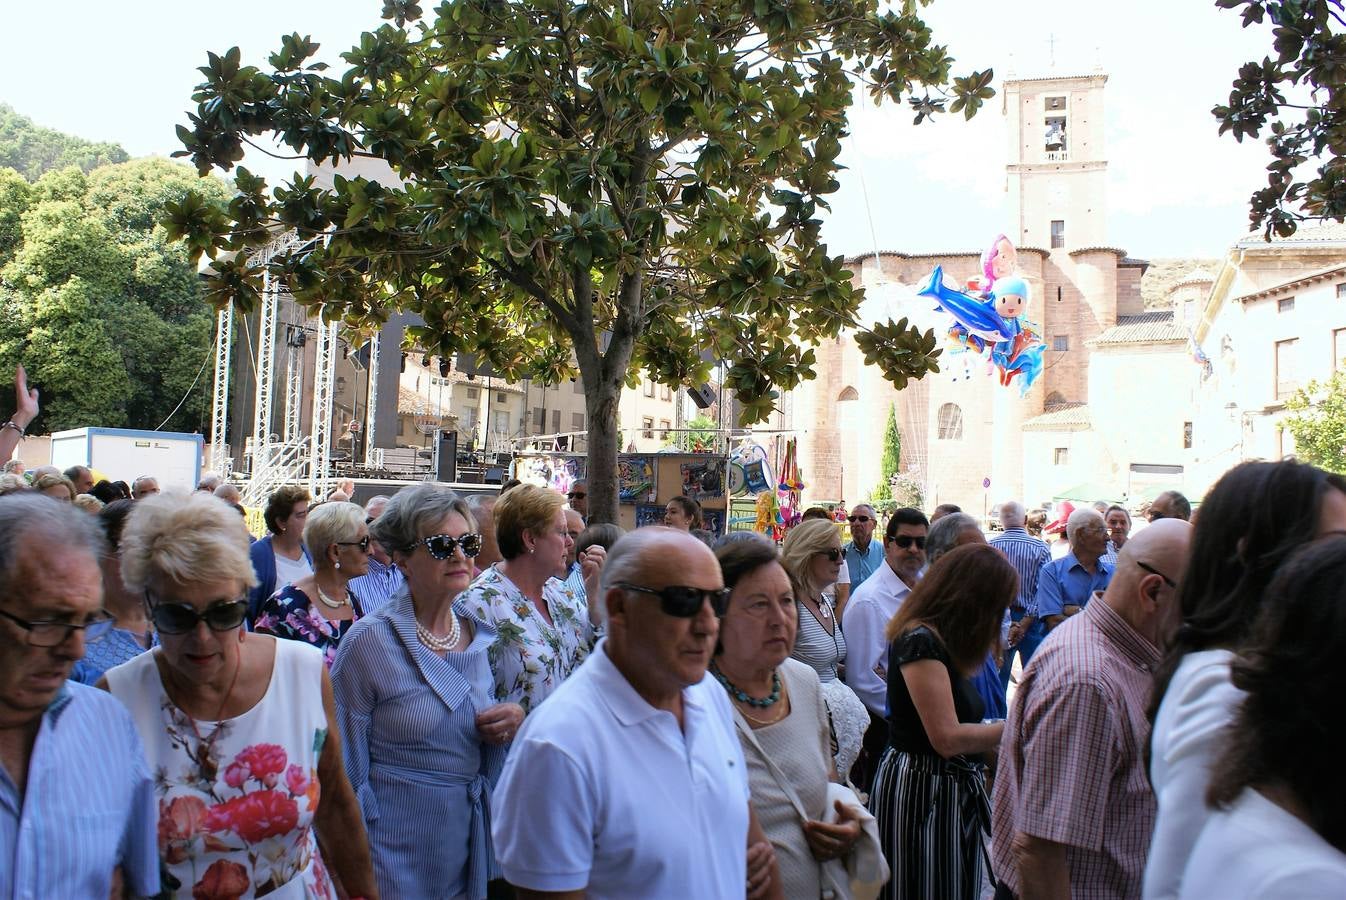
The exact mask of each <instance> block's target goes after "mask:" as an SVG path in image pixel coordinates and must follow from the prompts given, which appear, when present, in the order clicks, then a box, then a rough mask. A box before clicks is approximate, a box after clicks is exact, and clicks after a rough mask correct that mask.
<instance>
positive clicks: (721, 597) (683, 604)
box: [617, 582, 733, 619]
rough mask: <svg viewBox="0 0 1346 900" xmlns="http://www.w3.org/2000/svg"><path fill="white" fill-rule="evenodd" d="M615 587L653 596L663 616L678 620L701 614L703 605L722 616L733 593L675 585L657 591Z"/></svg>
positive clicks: (634, 587) (627, 585) (642, 588)
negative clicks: (656, 599)
mask: <svg viewBox="0 0 1346 900" xmlns="http://www.w3.org/2000/svg"><path fill="white" fill-rule="evenodd" d="M617 587H619V588H622V589H623V590H627V591H635V592H636V593H638V594H653V595H654V596H656V597H658V598H659V608H660V609H661V610H663V612H664V614H665V615H669V616H677V617H678V618H679V619H690V618H692V617H693V616H695V615H696V614H697V613H699V612H701V605H702V604H703V603H709V604H710V608H711V610H713V611H714V613H715V615H716V616H723V615H724V611H725V610H726V609H728V607H729V595H730V594H731V593H733V592H732V591H731V590H730V589H729V588H719V589H716V590H706V589H705V588H694V587H684V586H683V585H677V584H675V585H670V586H669V587H665V588H659V589H658V590H656V589H654V588H647V587H641V586H640V585H638V584H627V583H625V582H623V583H621V584H618V585H617Z"/></svg>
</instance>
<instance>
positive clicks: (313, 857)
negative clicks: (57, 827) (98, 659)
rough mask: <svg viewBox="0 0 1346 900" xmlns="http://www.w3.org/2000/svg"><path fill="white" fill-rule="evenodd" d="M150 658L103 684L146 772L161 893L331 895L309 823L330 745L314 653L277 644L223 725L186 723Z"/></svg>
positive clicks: (198, 896)
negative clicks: (253, 689)
mask: <svg viewBox="0 0 1346 900" xmlns="http://www.w3.org/2000/svg"><path fill="white" fill-rule="evenodd" d="M156 655H157V651H150V652H148V653H143V654H141V655H140V656H138V657H136V658H135V659H133V660H131V661H130V662H128V663H126V664H124V665H121V666H118V667H116V668H115V669H110V670H109V671H108V672H107V679H108V686H109V688H110V689H111V691H112V694H113V696H115V697H116V698H117V699H118V700H120V701H121V702H122V703H123V704H125V705H126V707H127V709H129V710H130V711H131V717H132V718H133V719H134V720H135V723H136V730H137V731H138V732H139V733H140V739H141V741H143V742H144V745H145V756H146V758H147V759H148V760H149V764H150V770H151V771H152V772H153V773H154V787H155V793H156V795H157V796H158V799H159V853H160V856H161V858H162V861H163V872H164V875H163V880H164V892H163V894H162V895H161V896H163V897H168V898H174V900H176V898H189V897H190V898H192V900H226V898H227V900H239V898H250V897H262V896H269V897H273V898H301V897H302V898H311V897H317V898H331V897H333V896H334V892H333V889H332V886H331V882H330V880H329V879H328V876H327V871H326V869H325V868H324V867H323V863H322V858H321V856H320V854H319V853H318V846H317V840H316V838H315V835H314V833H313V828H312V825H313V815H314V813H315V812H316V810H317V808H318V797H319V794H320V787H319V784H318V759H319V757H320V756H321V754H322V748H323V745H324V744H325V743H326V741H327V716H326V713H325V712H324V711H323V702H322V655H321V654H320V653H317V652H314V650H313V649H312V648H310V647H306V646H304V645H303V644H300V643H297V642H295V641H283V640H277V641H276V661H275V667H274V669H273V671H272V674H271V683H270V684H269V685H268V686H267V690H266V694H265V695H264V696H263V697H262V699H261V700H260V701H258V703H257V704H256V705H255V706H253V707H252V709H250V710H248V711H247V712H245V713H243V714H242V715H239V716H235V717H234V718H232V719H226V720H224V721H221V722H207V721H200V720H197V721H193V720H192V719H191V717H189V716H188V715H187V714H186V713H184V712H183V711H182V710H180V709H178V708H177V706H175V705H174V704H173V701H172V700H170V699H169V697H168V695H167V694H166V693H165V692H164V688H163V682H162V681H161V680H160V677H159V670H158V667H157V666H156V665H155V656H156Z"/></svg>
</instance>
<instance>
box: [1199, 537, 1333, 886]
mask: <svg viewBox="0 0 1346 900" xmlns="http://www.w3.org/2000/svg"><path fill="white" fill-rule="evenodd" d="M1207 521H1209V520H1207ZM1267 596H1269V597H1274V598H1275V601H1276V602H1274V603H1268V604H1266V605H1265V606H1264V608H1263V610H1262V613H1261V616H1260V618H1259V620H1258V623H1257V625H1256V627H1255V628H1254V631H1253V634H1252V636H1251V639H1250V640H1249V642H1248V646H1247V647H1245V648H1244V650H1243V651H1242V652H1240V654H1239V656H1238V657H1237V658H1236V659H1235V661H1234V663H1233V664H1232V666H1231V667H1230V677H1231V680H1232V682H1233V685H1234V687H1235V688H1236V689H1238V690H1240V691H1242V692H1243V697H1244V699H1243V702H1242V703H1241V705H1240V706H1239V707H1238V711H1237V712H1236V714H1235V717H1234V722H1233V727H1232V728H1230V729H1229V730H1228V731H1226V732H1225V748H1224V751H1223V753H1222V754H1221V755H1220V756H1219V757H1218V758H1217V760H1216V763H1215V766H1214V768H1213V774H1212V777H1211V784H1210V790H1209V793H1208V799H1209V802H1210V803H1211V805H1212V806H1213V807H1215V809H1216V810H1217V811H1216V812H1213V813H1211V815H1210V817H1209V819H1208V820H1207V821H1206V824H1205V827H1204V828H1203V829H1202V831H1201V834H1200V836H1199V837H1198V838H1197V841H1196V845H1195V847H1194V848H1193V850H1192V853H1191V858H1190V860H1189V861H1188V863H1187V867H1186V871H1185V873H1184V875H1183V878H1182V889H1181V894H1180V895H1179V896H1180V897H1182V898H1196V897H1221V898H1227V900H1238V898H1252V897H1346V807H1343V806H1342V802H1341V801H1342V797H1343V796H1346V781H1343V779H1342V776H1341V768H1340V759H1339V758H1338V757H1339V742H1338V741H1337V740H1334V737H1335V735H1337V734H1338V733H1339V732H1340V728H1339V727H1338V725H1337V718H1338V715H1337V711H1338V708H1339V707H1340V705H1341V696H1342V693H1343V692H1344V691H1346V668H1343V667H1342V665H1341V655H1342V650H1343V649H1346V538H1343V537H1341V536H1339V535H1337V536H1332V537H1328V538H1324V539H1322V540H1320V541H1317V542H1314V543H1312V544H1310V545H1309V546H1307V547H1305V548H1304V549H1302V550H1301V551H1299V552H1298V553H1297V554H1295V555H1294V556H1293V557H1291V559H1290V560H1289V561H1288V562H1287V563H1286V564H1285V565H1284V566H1283V567H1282V568H1281V569H1280V571H1279V572H1278V573H1277V575H1276V578H1275V580H1274V581H1272V583H1271V585H1270V586H1269V587H1268V589H1267Z"/></svg>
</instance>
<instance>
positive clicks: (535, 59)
mask: <svg viewBox="0 0 1346 900" xmlns="http://www.w3.org/2000/svg"><path fill="white" fill-rule="evenodd" d="M920 5H921V4H920V3H918V2H916V0H907V2H904V3H902V4H900V6H899V8H898V9H897V10H895V11H890V12H884V13H880V12H879V11H878V6H877V3H876V2H874V0H825V2H805V0H756V2H753V3H744V2H741V0H662V2H656V0H626V2H622V3H616V2H612V0H598V2H580V3H576V2H570V0H446V2H444V3H442V4H440V5H439V6H437V7H436V8H435V9H434V13H433V15H432V16H431V17H429V18H425V19H424V20H422V16H423V14H422V10H421V8H420V6H418V5H417V4H415V3H412V2H406V0H388V2H386V3H385V4H384V17H385V18H387V19H391V20H392V21H391V22H390V23H387V24H384V25H382V26H381V27H379V28H378V29H377V30H375V31H372V32H369V33H366V34H364V35H362V36H361V39H360V44H359V46H357V47H355V48H353V49H352V50H350V51H349V52H347V53H345V54H343V57H342V58H343V59H344V60H345V61H346V63H347V64H348V65H349V68H348V69H346V70H345V71H344V72H341V73H339V74H338V75H336V76H335V77H329V76H327V75H325V74H323V73H324V71H325V67H324V66H322V65H321V64H310V63H309V62H308V60H309V59H310V58H311V57H312V56H313V54H314V52H315V51H316V49H317V47H316V45H315V44H314V43H313V42H312V41H311V40H310V39H309V38H307V37H301V36H300V35H298V34H292V35H289V36H288V37H285V38H283V39H282V41H281V47H280V49H279V50H278V51H277V52H276V53H274V54H272V55H271V56H270V58H269V60H268V68H266V69H260V68H257V67H254V66H250V65H245V64H244V63H243V61H242V59H241V54H240V53H239V51H238V49H237V48H234V49H232V50H229V51H227V52H225V53H222V54H214V53H212V54H210V55H209V57H208V64H207V65H206V66H204V67H202V69H201V70H200V71H201V72H202V74H203V76H204V78H205V80H204V81H203V82H202V83H201V84H200V85H199V86H198V88H197V91H196V92H195V94H194V95H193V98H192V99H193V100H194V101H195V102H196V104H197V106H196V110H195V112H194V113H192V114H190V116H189V118H190V123H191V124H190V127H180V128H179V136H180V138H181V140H182V142H183V144H184V147H185V149H184V150H183V151H182V153H181V155H187V156H190V157H191V159H192V161H193V162H194V163H195V164H196V166H197V169H198V171H200V172H201V173H203V174H204V173H206V172H209V171H211V170H212V169H215V168H220V169H225V170H228V169H230V168H232V167H233V166H234V164H235V163H237V162H238V161H239V160H240V159H241V158H242V156H243V152H244V148H245V146H246V145H247V144H248V143H249V141H250V139H251V138H253V137H255V136H259V135H267V136H274V137H277V138H279V139H280V140H281V142H282V143H283V144H284V145H286V146H287V147H289V148H290V149H292V150H293V151H294V152H295V153H296V154H297V155H299V156H301V157H304V158H307V159H308V160H310V161H312V162H315V163H323V164H332V165H335V164H340V163H343V162H345V161H346V160H348V159H350V158H351V157H373V158H376V159H379V160H382V161H385V162H386V163H387V164H388V165H389V166H390V167H391V170H392V172H393V173H395V176H396V178H395V179H387V180H386V183H385V182H384V181H375V180H370V179H369V178H366V177H361V176H357V175H350V177H347V174H349V173H346V174H342V173H341V172H338V174H337V175H336V176H335V177H334V178H333V179H332V180H331V184H330V186H328V185H327V182H326V180H322V181H320V180H319V179H317V178H315V177H313V176H311V175H309V176H303V177H296V178H295V179H294V180H293V181H292V182H291V183H289V184H285V185H281V186H278V187H277V188H276V189H275V190H274V191H268V189H267V185H266V184H265V183H264V182H263V181H262V180H261V179H260V178H257V177H255V176H254V175H252V174H251V173H249V172H247V171H246V170H244V169H240V170H239V172H238V175H237V177H236V184H237V186H238V188H239V195H238V196H237V197H236V198H235V199H234V200H233V202H232V203H231V205H230V207H229V210H228V213H227V214H226V215H223V216H221V215H219V214H218V213H217V212H216V211H214V209H213V208H212V207H210V206H209V204H205V203H202V202H200V201H199V200H197V199H196V198H188V199H187V200H185V201H183V202H182V203H181V204H177V205H174V206H171V207H170V212H169V216H168V217H167V219H166V223H167V224H168V227H169V231H170V234H171V235H173V236H174V237H177V238H180V239H182V240H184V241H185V243H186V244H187V246H188V247H189V248H190V250H191V252H192V254H193V256H195V255H197V254H200V253H206V254H208V255H210V256H212V257H219V261H218V262H217V265H216V269H217V270H218V275H217V276H216V277H215V278H213V279H212V281H211V285H210V287H211V296H212V298H213V299H214V300H215V301H216V302H218V303H225V302H237V303H242V304H244V305H247V304H250V303H251V302H255V299H256V296H257V290H258V287H259V283H260V282H259V277H260V273H259V272H258V271H257V270H256V269H255V268H253V267H252V266H251V264H250V263H249V262H248V255H247V254H246V253H243V254H240V255H239V256H238V257H236V258H233V259H229V258H227V257H226V256H224V255H223V254H225V253H227V251H239V250H247V249H249V248H255V247H258V246H261V245H263V244H264V243H266V242H267V241H268V240H269V238H270V236H271V234H272V232H271V231H269V230H268V228H269V226H272V225H273V224H276V223H279V224H280V225H283V226H285V227H288V228H291V229H296V230H297V231H298V232H299V234H300V236H301V237H302V238H312V239H313V240H310V241H308V242H307V243H304V244H302V245H301V246H300V248H299V249H298V250H296V251H295V252H292V253H289V254H283V255H281V256H280V257H278V258H276V259H275V260H274V262H273V265H274V266H276V268H277V269H278V270H280V271H281V272H282V273H283V274H284V276H285V277H286V278H287V279H288V280H289V284H290V287H291V291H292V293H293V294H294V296H295V298H296V300H298V301H299V302H301V303H306V304H309V305H311V306H312V307H313V308H314V309H320V310H321V311H322V313H323V315H325V316H328V317H329V318H336V317H340V318H342V319H343V320H344V321H345V322H346V323H347V325H349V326H351V327H355V328H365V327H368V326H370V325H373V324H377V323H380V322H382V321H384V320H386V318H387V316H388V315H389V313H390V312H391V311H392V310H394V309H401V310H408V311H410V312H413V313H415V314H417V315H419V316H420V317H421V319H422V320H423V322H424V324H423V325H420V326H417V327H414V328H412V329H410V331H409V335H408V340H409V341H410V342H411V343H413V344H414V345H416V346H417V347H418V348H419V349H421V350H423V351H425V352H429V353H432V354H436V355H440V356H449V355H450V354H453V353H458V352H468V353H473V354H476V355H478V356H479V357H483V358H485V359H487V360H489V361H490V363H491V364H492V365H493V366H494V367H495V369H496V370H497V371H498V372H501V373H502V374H504V375H505V376H506V377H510V378H515V379H517V378H522V377H531V378H533V379H535V380H540V381H543V382H548V381H556V380H559V379H561V378H564V377H569V376H572V375H574V374H575V372H574V367H575V365H576V364H577V365H578V370H579V376H580V377H581V378H582V380H583V383H584V387H585V396H586V402H587V405H588V415H587V417H586V418H587V421H588V423H589V429H590V432H589V438H590V440H589V453H590V461H589V472H590V477H591V482H590V485H591V486H590V491H591V497H590V509H591V511H592V512H593V513H594V514H595V517H596V518H597V519H598V520H600V521H601V520H603V519H607V518H611V517H613V516H615V514H616V493H615V486H614V485H615V482H614V484H608V482H609V481H610V480H612V479H609V478H608V475H610V474H615V465H616V450H617V447H616V412H617V407H616V404H617V397H618V392H619V390H620V388H621V385H622V384H623V382H625V381H627V380H628V379H634V378H636V377H638V374H639V372H640V371H641V370H643V371H645V372H647V373H648V374H649V375H650V376H651V377H652V378H654V379H656V380H658V381H660V382H662V383H665V384H671V385H678V384H693V385H696V384H701V383H703V382H705V381H706V380H707V379H708V378H709V376H710V374H711V368H712V363H711V362H709V361H708V359H716V360H722V361H724V363H725V364H726V365H727V366H728V371H727V375H726V386H727V387H728V389H730V390H731V391H732V392H733V393H734V397H735V399H736V400H737V401H738V402H739V403H740V405H741V409H742V411H743V418H744V420H745V422H748V423H751V422H755V421H760V420H762V419H764V418H765V417H766V416H767V415H768V414H769V413H770V411H771V410H772V408H773V405H774V403H775V400H776V397H777V396H778V391H780V390H789V389H791V388H793V387H795V386H796V385H797V384H798V383H799V382H800V381H801V380H802V379H805V378H811V377H813V374H814V373H813V365H814V362H815V360H814V353H813V351H812V350H811V349H810V345H811V344H813V343H815V342H818V341H821V340H823V339H826V338H831V337H834V336H835V335H836V334H837V333H838V332H839V331H840V330H841V329H842V328H856V327H858V326H859V323H858V322H857V321H856V319H855V310H856V308H857V306H858V301H859V293H860V292H859V290H858V289H857V288H855V287H853V286H852V282H851V273H850V272H848V271H847V270H846V269H845V268H844V267H843V264H842V261H841V258H840V257H839V256H831V255H829V254H828V252H827V248H826V246H825V245H824V244H823V243H822V241H821V240H820V237H819V231H820V227H821V221H820V219H819V214H820V213H821V212H822V211H825V210H826V209H828V206H827V201H826V198H827V196H828V195H829V194H831V193H832V192H834V191H835V190H836V189H837V187H838V183H837V181H836V177H835V176H836V173H837V169H838V163H837V157H838V155H839V154H840V152H841V141H842V139H843V138H844V137H845V135H846V133H847V110H848V109H849V107H850V105H851V103H852V102H853V96H854V92H855V86H856V82H860V83H863V85H864V86H865V89H866V90H867V91H868V93H869V95H870V97H872V98H873V99H874V100H876V101H877V100H882V99H887V100H890V101H895V102H902V101H903V100H905V101H906V102H907V103H908V104H909V106H910V107H911V109H912V111H913V113H914V115H915V117H916V119H917V120H918V121H920V120H922V119H925V118H928V117H930V116H933V115H936V114H938V113H941V112H944V111H948V112H961V113H962V114H964V115H965V116H969V117H970V116H971V115H972V114H973V113H974V112H975V111H976V110H977V109H978V108H979V107H980V105H981V104H982V103H983V102H984V101H985V100H987V99H988V98H990V97H991V96H992V95H993V93H994V92H993V90H992V89H991V87H990V83H991V79H992V75H991V72H989V71H986V72H972V73H970V74H968V75H967V76H964V77H954V76H953V75H952V65H953V60H952V59H951V58H950V56H949V55H948V53H947V51H946V50H945V48H944V47H943V46H941V45H939V44H937V43H936V42H935V41H934V38H933V35H932V33H931V31H930V29H929V28H928V27H927V26H926V24H925V23H924V21H922V19H921V18H920V17H919V15H918V9H919V6H920ZM319 236H321V240H319V239H318V238H319ZM857 343H858V345H859V346H860V347H861V348H862V350H863V352H864V353H865V355H866V358H867V359H869V360H870V361H872V362H874V363H875V364H877V365H879V366H880V367H881V368H882V370H883V371H884V374H885V375H886V376H887V377H889V378H890V379H891V380H893V381H894V383H897V384H899V385H901V384H905V382H906V380H907V379H908V378H919V377H921V376H922V375H924V374H925V373H926V372H928V371H937V370H938V367H937V362H936V357H937V355H938V351H937V350H936V349H935V336H934V334H933V333H932V332H926V333H925V334H921V333H920V332H919V331H917V330H916V329H914V328H910V327H908V326H907V325H906V323H905V322H904V323H883V324H881V325H879V326H876V327H875V328H872V329H861V331H860V334H859V335H858V336H857Z"/></svg>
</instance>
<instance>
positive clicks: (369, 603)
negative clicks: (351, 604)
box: [346, 556, 407, 616]
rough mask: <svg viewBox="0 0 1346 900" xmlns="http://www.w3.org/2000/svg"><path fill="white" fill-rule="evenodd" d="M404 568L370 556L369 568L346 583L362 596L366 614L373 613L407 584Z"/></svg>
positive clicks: (349, 588)
mask: <svg viewBox="0 0 1346 900" xmlns="http://www.w3.org/2000/svg"><path fill="white" fill-rule="evenodd" d="M406 582H407V579H406V577H405V576H403V575H402V570H401V569H399V568H397V566H394V565H392V564H389V565H386V566H385V565H384V564H383V563H381V562H379V561H378V560H377V559H375V558H374V557H372V556H371V557H369V569H368V570H366V572H365V574H363V575H361V576H360V577H359V578H352V579H351V580H350V583H349V584H347V585H346V587H347V589H348V590H350V592H351V593H352V594H354V595H355V596H357V597H359V598H360V608H361V609H363V610H364V614H365V615H367V616H368V615H372V614H373V613H374V611H375V610H377V609H378V608H379V607H380V606H383V605H384V604H385V603H387V602H388V601H389V600H391V599H393V597H394V596H396V594H397V592H398V591H400V590H401V589H402V585H404V584H406Z"/></svg>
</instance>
